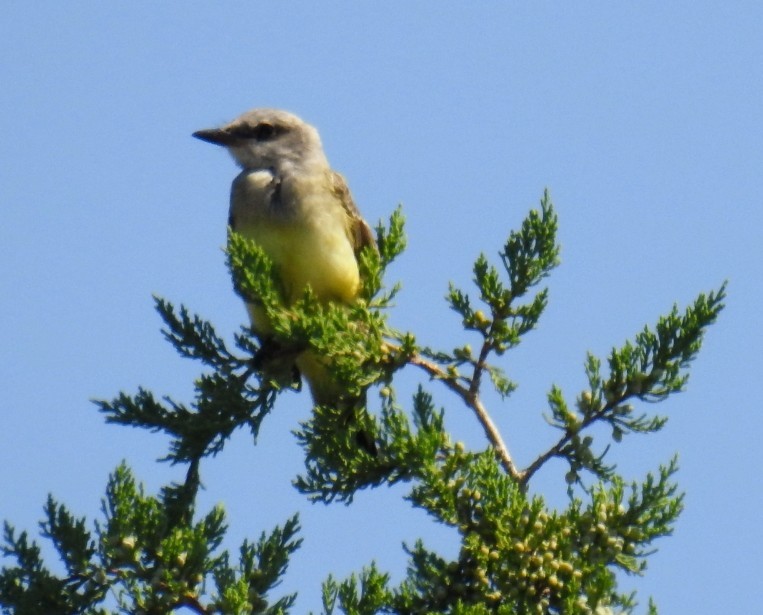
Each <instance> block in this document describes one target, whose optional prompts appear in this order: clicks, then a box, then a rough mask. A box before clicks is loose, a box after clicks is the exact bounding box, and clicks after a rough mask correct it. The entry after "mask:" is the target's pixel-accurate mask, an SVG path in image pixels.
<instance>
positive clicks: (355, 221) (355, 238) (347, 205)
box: [331, 171, 377, 253]
mask: <svg viewBox="0 0 763 615" xmlns="http://www.w3.org/2000/svg"><path fill="white" fill-rule="evenodd" d="M331 190H332V192H333V193H334V194H335V195H336V197H337V198H338V199H339V201H340V202H341V203H342V207H344V210H345V212H347V217H348V218H349V221H350V223H349V226H348V231H349V236H350V241H352V247H353V248H354V249H355V252H356V253H357V252H360V251H361V250H362V249H363V248H365V247H366V246H371V247H372V248H373V249H374V250H376V249H377V247H376V239H375V238H374V232H373V231H372V230H371V227H370V226H369V225H368V222H366V221H365V220H364V219H363V217H362V216H361V215H360V211H358V206H357V205H355V201H354V200H353V199H352V194H350V189H349V188H348V187H347V182H346V181H345V179H344V177H342V176H341V175H340V174H339V173H337V172H336V171H331Z"/></svg>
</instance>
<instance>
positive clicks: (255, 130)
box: [249, 122, 278, 141]
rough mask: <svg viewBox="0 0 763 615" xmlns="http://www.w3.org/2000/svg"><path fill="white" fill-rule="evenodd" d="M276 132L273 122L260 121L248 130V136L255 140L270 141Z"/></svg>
mask: <svg viewBox="0 0 763 615" xmlns="http://www.w3.org/2000/svg"><path fill="white" fill-rule="evenodd" d="M277 134H278V130H277V129H276V127H275V126H273V124H266V123H264V122H263V123H261V124H257V125H256V126H253V127H252V129H251V132H250V135H249V136H250V137H251V138H252V139H256V140H257V141H270V139H272V138H273V137H275V136H276V135H277Z"/></svg>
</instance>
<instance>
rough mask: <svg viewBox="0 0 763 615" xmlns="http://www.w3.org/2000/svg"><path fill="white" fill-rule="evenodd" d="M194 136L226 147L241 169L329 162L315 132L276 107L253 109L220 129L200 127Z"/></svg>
mask: <svg viewBox="0 0 763 615" xmlns="http://www.w3.org/2000/svg"><path fill="white" fill-rule="evenodd" d="M193 136H194V137H196V138H197V139H201V140H202V141H206V142H207V143H214V144H215V145H222V146H224V147H226V148H228V151H229V152H230V153H231V155H232V156H233V158H234V159H235V160H236V162H237V163H238V164H239V165H240V166H241V167H242V168H244V169H281V168H283V167H284V166H295V167H301V166H305V165H311V164H324V165H327V164H328V163H327V162H326V158H325V155H324V153H323V147H322V145H321V139H320V137H319V136H318V131H317V130H316V129H315V128H313V127H312V126H311V125H310V124H308V123H306V122H303V121H302V120H301V119H299V118H298V117H297V116H296V115H294V114H292V113H289V112H287V111H281V110H279V109H253V110H252V111H247V112H246V113H244V114H243V115H242V116H240V117H238V118H236V119H235V120H233V121H232V122H230V123H229V124H226V125H225V126H222V127H221V128H209V129H205V130H199V131H197V132H194V133H193Z"/></svg>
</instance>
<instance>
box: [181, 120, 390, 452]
mask: <svg viewBox="0 0 763 615" xmlns="http://www.w3.org/2000/svg"><path fill="white" fill-rule="evenodd" d="M193 136H194V137H196V138H198V139H201V140H202V141H207V142H208V143H214V144H216V145H222V146H224V147H226V148H227V149H228V151H229V152H230V154H231V155H232V156H233V158H234V160H235V161H236V163H237V164H238V165H239V166H240V167H241V168H242V171H241V173H239V175H238V176H237V177H236V178H235V179H234V180H233V185H232V187H231V197H230V210H229V219H228V221H229V224H230V226H231V228H232V229H233V230H234V231H235V232H237V233H240V234H241V235H243V236H245V237H248V238H250V239H253V240H254V241H255V242H256V243H257V244H259V245H260V246H261V247H262V249H263V250H264V251H265V252H266V253H267V254H268V256H269V257H270V259H271V260H272V261H273V264H274V266H275V268H276V270H277V271H278V275H279V278H280V280H281V282H282V284H283V287H284V291H285V295H286V296H285V299H286V301H287V302H293V301H295V300H297V299H299V298H300V297H301V296H302V293H303V291H304V289H305V287H306V286H308V285H309V286H310V287H311V288H312V290H313V292H314V293H315V296H316V297H317V298H318V299H319V300H320V301H324V302H329V301H337V302H342V303H350V302H352V301H353V300H355V298H356V297H357V295H358V292H359V289H360V276H359V270H358V260H357V255H358V253H359V252H360V250H361V249H362V248H363V247H365V246H373V247H374V248H375V246H376V242H375V241H374V237H373V233H372V231H371V228H370V227H369V226H368V223H367V222H366V221H365V220H363V218H362V217H361V215H360V212H359V211H358V208H357V207H356V205H355V203H354V201H353V200H352V196H351V195H350V191H349V189H348V187H347V184H346V182H345V180H344V178H343V177H342V176H341V175H340V174H339V173H337V172H336V171H333V170H332V169H331V167H330V166H329V163H328V160H327V159H326V155H325V154H324V153H323V146H322V145H321V140H320V137H319V136H318V131H317V130H316V129H315V128H314V127H313V126H311V125H309V124H307V123H306V122H303V121H302V120H301V119H300V118H298V117H297V116H295V115H293V114H291V113H288V112H286V111H281V110H278V109H253V110H252V111H248V112H247V113H244V114H243V115H242V116H240V117H238V118H236V119H235V120H233V121H232V122H230V123H229V124H226V125H225V126H223V127H221V128H211V129H206V130H199V131H198V132H195V133H193ZM247 309H248V312H249V316H250V318H251V322H252V328H253V329H254V331H255V332H256V333H257V334H258V335H259V336H260V337H261V339H262V340H263V343H264V342H266V341H267V338H268V335H269V333H270V330H269V329H270V325H269V323H268V322H267V319H266V317H265V315H264V312H263V310H262V308H261V307H258V306H257V305H255V304H250V303H248V304H247ZM295 363H296V366H297V368H298V369H299V371H300V372H301V373H302V375H303V376H304V377H305V379H306V380H307V382H308V384H309V386H310V391H311V393H312V396H313V400H314V402H315V403H316V404H322V405H333V406H336V405H338V404H339V401H340V400H342V391H340V390H338V386H337V384H336V382H334V381H333V379H332V378H331V377H330V375H329V374H328V372H327V370H326V368H325V365H324V364H323V363H322V361H321V359H320V357H316V356H315V355H314V353H312V352H310V351H306V352H302V353H300V354H299V355H298V356H297V357H296V360H295ZM345 403H346V400H345ZM353 403H357V400H355V401H354V402H353ZM360 438H362V439H363V440H365V439H366V438H365V436H360ZM361 443H362V444H363V445H364V448H366V449H367V450H371V449H372V448H375V447H373V442H372V441H371V442H370V443H369V442H367V441H366V442H361Z"/></svg>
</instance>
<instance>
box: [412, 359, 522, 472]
mask: <svg viewBox="0 0 763 615" xmlns="http://www.w3.org/2000/svg"><path fill="white" fill-rule="evenodd" d="M408 362H409V363H410V364H411V365H416V366H417V367H420V368H421V369H423V370H424V371H425V372H427V373H428V374H429V375H430V376H431V377H432V378H434V379H436V380H441V381H442V382H443V384H445V386H446V387H448V388H449V389H450V390H451V391H453V392H454V393H455V394H456V395H458V396H459V397H460V398H461V399H462V400H463V401H464V403H465V404H466V405H467V406H468V407H469V408H471V409H472V410H474V413H475V414H476V415H477V420H478V421H479V422H480V424H481V425H482V429H484V430H485V436H487V439H488V441H489V442H490V444H491V445H492V446H493V448H494V449H495V453H496V455H497V456H498V460H499V461H500V462H501V465H502V466H503V469H504V470H506V473H507V474H508V475H509V476H511V477H512V478H513V479H514V480H516V481H518V482H520V483H521V482H522V478H523V473H522V472H520V471H519V470H518V469H517V466H516V465H515V463H514V460H513V459H512V458H511V454H510V453H509V449H508V448H507V446H506V443H505V442H504V441H503V438H502V437H501V433H500V432H499V431H498V428H497V427H496V425H495V423H494V422H493V419H491V418H490V414H489V413H488V411H487V408H485V406H484V405H483V404H482V401H481V400H480V398H479V394H478V393H479V392H478V391H472V390H471V388H466V387H465V386H463V385H461V384H459V383H458V382H457V381H456V380H455V379H454V378H453V377H451V376H450V375H448V373H447V372H446V371H443V370H442V368H440V366H439V365H437V364H436V363H434V362H433V361H430V360H428V359H425V358H424V357H422V356H421V355H420V354H414V355H411V356H410V357H409V358H408Z"/></svg>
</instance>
